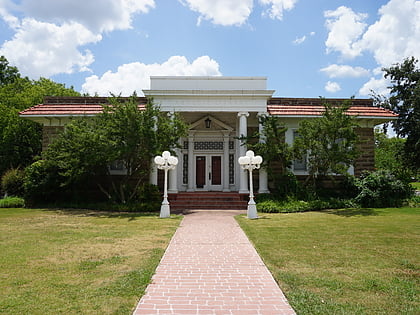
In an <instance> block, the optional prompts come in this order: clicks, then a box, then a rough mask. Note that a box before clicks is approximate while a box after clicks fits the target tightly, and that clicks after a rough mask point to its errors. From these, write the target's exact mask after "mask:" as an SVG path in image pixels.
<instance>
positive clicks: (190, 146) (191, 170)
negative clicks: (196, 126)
mask: <svg viewBox="0 0 420 315" xmlns="http://www.w3.org/2000/svg"><path fill="white" fill-rule="evenodd" d="M187 191H194V132H191V131H190V133H189V134H188V189H187Z"/></svg>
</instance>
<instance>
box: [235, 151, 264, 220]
mask: <svg viewBox="0 0 420 315" xmlns="http://www.w3.org/2000/svg"><path fill="white" fill-rule="evenodd" d="M262 161H263V159H262V157H261V156H259V155H255V154H254V151H251V150H248V151H247V152H246V155H245V156H241V157H239V159H238V162H239V165H241V168H242V169H243V170H248V171H249V202H248V208H247V216H248V218H249V219H257V218H258V214H257V206H256V204H255V201H254V189H253V184H252V171H253V170H255V169H259V168H260V166H261V163H262Z"/></svg>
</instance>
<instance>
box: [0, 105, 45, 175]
mask: <svg viewBox="0 0 420 315" xmlns="http://www.w3.org/2000/svg"><path fill="white" fill-rule="evenodd" d="M18 113H19V110H17V109H15V108H13V107H12V108H9V107H6V106H4V105H3V104H1V103H0V177H1V176H2V174H3V173H4V172H6V171H7V170H8V169H12V168H19V167H20V168H23V167H25V166H27V165H29V164H31V163H32V162H33V159H34V157H35V156H37V155H39V154H40V153H41V126H40V125H39V124H37V123H35V122H32V121H27V120H23V119H21V118H20V117H19V115H18Z"/></svg>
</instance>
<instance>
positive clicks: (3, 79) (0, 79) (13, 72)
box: [0, 56, 20, 86]
mask: <svg viewBox="0 0 420 315" xmlns="http://www.w3.org/2000/svg"><path fill="white" fill-rule="evenodd" d="M19 77H20V74H19V70H18V69H17V68H16V67H12V66H9V61H7V59H6V57H4V56H0V86H2V85H6V84H9V83H12V82H13V81H15V80H16V79H18V78H19Z"/></svg>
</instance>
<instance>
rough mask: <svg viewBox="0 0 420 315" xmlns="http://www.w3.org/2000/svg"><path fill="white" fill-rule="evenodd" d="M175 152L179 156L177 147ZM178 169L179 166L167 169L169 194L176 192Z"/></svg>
mask: <svg viewBox="0 0 420 315" xmlns="http://www.w3.org/2000/svg"><path fill="white" fill-rule="evenodd" d="M175 152H176V155H177V156H178V157H179V149H176V150H175ZM178 169H179V167H176V168H175V169H172V170H169V172H168V176H169V185H168V193H170V194H176V193H178Z"/></svg>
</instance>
